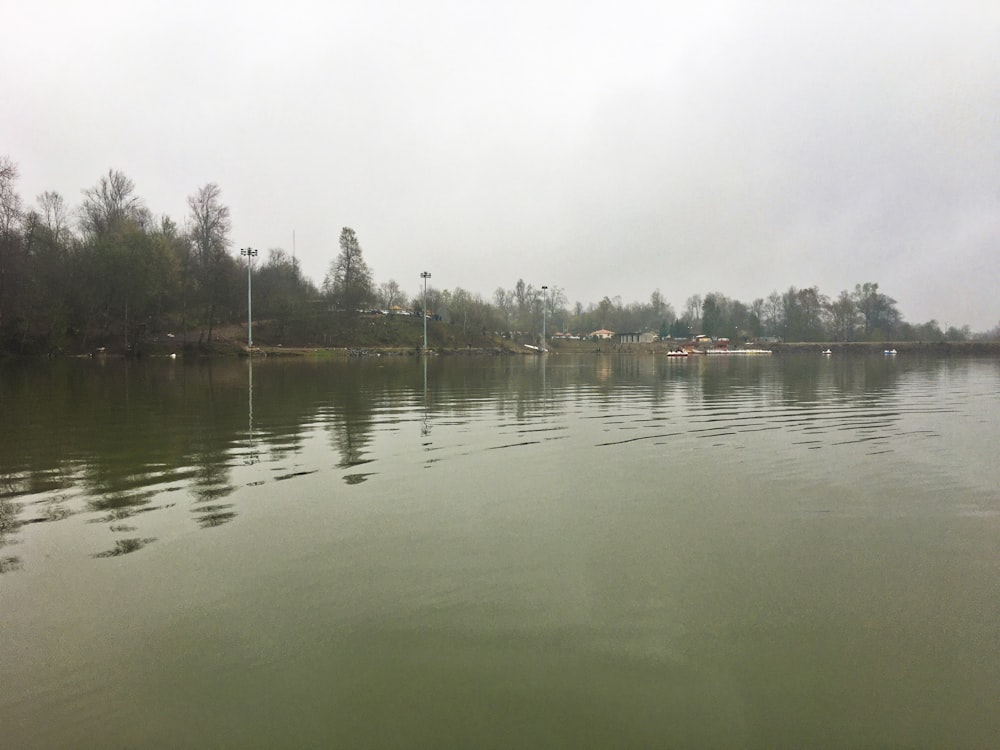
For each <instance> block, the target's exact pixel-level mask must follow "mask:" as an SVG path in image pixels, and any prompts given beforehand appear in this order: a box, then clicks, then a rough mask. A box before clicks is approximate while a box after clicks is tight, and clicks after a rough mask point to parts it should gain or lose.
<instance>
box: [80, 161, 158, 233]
mask: <svg viewBox="0 0 1000 750" xmlns="http://www.w3.org/2000/svg"><path fill="white" fill-rule="evenodd" d="M149 219H150V213H149V210H148V209H147V208H146V206H145V204H144V203H143V202H142V199H141V198H139V196H137V195H136V194H135V183H134V182H132V180H131V179H130V178H128V177H126V176H125V174H124V173H122V172H119V171H118V170H116V169H109V170H108V173H107V174H106V175H105V176H104V177H101V179H100V180H99V181H98V183H97V184H96V185H95V186H94V187H92V188H87V189H85V190H84V191H83V205H82V206H81V207H80V227H81V228H82V229H83V231H84V233H85V234H89V235H102V234H104V233H106V232H110V231H113V230H115V229H117V228H119V227H121V225H122V224H123V223H125V222H128V221H131V222H134V223H135V224H137V225H138V226H139V227H140V228H142V227H145V225H146V224H147V223H148V222H149Z"/></svg>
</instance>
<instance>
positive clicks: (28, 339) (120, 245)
mask: <svg viewBox="0 0 1000 750" xmlns="http://www.w3.org/2000/svg"><path fill="white" fill-rule="evenodd" d="M17 180H18V167H17V164H16V163H15V162H14V161H13V160H11V159H10V158H9V157H7V156H3V157H0V349H2V350H4V351H8V352H25V353H45V352H58V351H81V350H86V349H87V348H88V347H95V346H100V345H105V344H107V343H108V342H111V341H113V342H115V345H116V346H118V345H120V346H124V347H125V348H126V349H128V348H129V347H130V346H132V345H134V344H135V343H136V342H139V341H141V340H142V338H143V337H144V336H148V335H152V334H156V333H158V332H166V331H169V332H171V334H172V335H176V336H177V337H178V338H179V339H180V340H181V341H182V342H183V343H185V344H188V345H192V346H196V345H198V344H208V343H210V342H211V340H212V336H213V331H214V330H215V329H216V328H217V327H218V326H220V325H227V324H239V323H244V322H245V321H246V317H247V290H246V285H247V266H246V263H247V262H252V263H253V265H252V267H251V269H250V276H251V278H252V284H253V313H254V320H255V321H256V320H267V321H270V322H271V323H272V324H273V326H274V328H273V330H275V331H277V332H278V334H279V335H281V336H283V335H285V334H287V333H290V332H291V331H293V330H294V331H298V332H299V335H300V336H312V337H313V339H314V340H316V341H319V340H321V338H322V336H323V331H324V329H325V327H326V326H328V325H329V324H330V322H331V321H332V320H333V318H334V317H339V319H340V321H341V325H342V324H343V319H344V317H345V316H346V317H348V318H350V317H352V316H357V315H358V314H359V313H362V312H369V313H371V312H372V311H380V312H395V313H407V312H412V313H416V314H420V313H421V311H422V308H423V304H424V288H423V287H422V286H418V285H417V281H416V280H414V281H413V293H412V295H409V296H408V295H407V292H406V291H405V289H404V287H403V285H402V284H401V283H400V282H399V280H398V277H393V269H378V270H379V271H380V272H381V273H383V274H384V277H383V278H384V279H385V280H379V278H378V277H377V276H376V269H373V268H370V267H369V265H368V263H367V262H366V260H365V257H364V253H363V249H362V242H361V239H360V238H359V237H358V236H357V234H356V233H355V231H354V230H353V229H351V228H350V227H344V228H343V229H342V230H341V233H340V237H339V251H338V249H337V248H334V247H331V251H330V252H331V260H330V267H329V272H328V273H327V275H326V278H325V279H324V280H323V282H322V285H321V286H319V287H318V286H317V285H316V284H315V283H314V282H313V281H311V280H310V279H307V278H305V277H303V275H302V274H301V272H300V269H299V265H298V263H297V261H296V259H295V258H294V257H292V256H290V255H289V253H288V252H287V251H286V250H285V249H283V248H266V249H263V248H261V249H260V254H259V255H258V256H257V260H256V261H254V260H253V258H252V257H250V256H241V255H240V254H239V250H237V249H234V247H233V240H232V237H231V233H232V221H231V218H230V211H229V207H228V206H227V205H226V203H225V196H224V193H223V190H222V189H221V188H220V187H219V186H218V185H216V184H215V183H208V184H206V185H203V186H201V187H196V188H195V189H194V190H193V191H192V193H191V195H190V196H189V197H188V199H187V205H188V208H189V213H188V215H187V216H184V217H181V219H180V222H181V223H179V224H178V223H177V222H175V221H174V219H172V218H170V217H167V216H161V217H159V218H155V215H154V213H153V212H152V211H151V210H150V208H149V207H147V206H146V204H145V202H144V201H143V199H142V198H141V196H140V194H139V193H138V192H137V190H136V186H135V184H134V183H133V182H132V180H131V179H130V178H129V177H128V176H127V175H125V174H123V173H122V172H119V171H117V170H114V169H111V170H109V171H108V172H107V173H106V174H104V175H101V176H100V177H98V179H97V181H96V182H95V184H94V185H93V186H91V187H87V188H84V189H83V190H82V192H81V199H80V202H79V203H78V204H77V205H75V206H73V205H71V204H70V203H69V202H68V201H67V200H66V198H64V197H63V196H62V195H61V194H60V193H58V192H55V191H46V192H44V193H42V194H41V195H39V196H37V197H36V198H35V201H34V203H33V204H29V203H28V202H26V201H25V200H24V199H23V198H22V197H21V196H20V194H19V193H18V189H17ZM512 275H515V274H512ZM499 281H501V285H500V286H498V287H497V288H496V289H495V290H493V292H492V293H490V294H489V295H488V296H484V295H483V294H482V293H480V292H477V291H472V290H468V289H463V288H462V287H454V288H452V289H438V288H436V287H433V286H430V285H428V287H427V291H426V304H427V310H428V313H429V314H431V315H433V316H435V318H437V319H440V320H443V321H445V322H447V323H450V324H451V325H453V326H455V327H456V328H458V329H460V330H461V331H462V332H463V333H469V332H477V333H484V332H485V333H492V332H508V331H515V332H522V333H524V334H527V335H537V334H538V333H540V332H541V330H542V319H543V316H544V318H545V320H546V330H547V332H548V333H549V334H550V335H551V334H555V333H565V334H573V335H577V336H587V335H589V334H591V333H592V332H593V331H596V330H599V329H608V330H611V331H615V332H619V333H621V332H643V331H651V332H654V333H656V334H658V335H660V336H663V337H667V336H670V337H673V338H679V339H682V338H688V337H690V336H693V335H696V334H707V335H709V336H713V337H728V338H730V339H733V340H734V341H742V340H761V339H781V340H785V341H889V340H895V341H917V340H919V341H943V340H953V341H954V340H966V339H970V338H972V337H974V336H975V337H977V338H998V337H1000V325H998V326H997V327H995V328H994V329H993V330H991V331H988V332H981V333H977V334H973V333H972V332H971V331H970V330H969V327H968V326H963V327H956V326H949V327H944V328H943V327H942V326H941V325H940V324H939V323H938V321H936V320H930V321H927V322H924V323H919V324H917V323H910V322H907V321H906V320H905V319H904V316H903V314H902V312H901V311H900V310H899V309H898V307H897V305H896V301H895V300H894V299H893V298H892V297H890V296H889V295H888V294H886V293H885V292H884V291H883V290H882V289H881V288H880V287H879V284H878V283H877V282H874V281H859V283H857V284H856V285H855V286H854V288H853V289H844V290H840V291H838V292H835V293H834V295H833V296H830V295H829V294H827V293H824V292H822V291H821V290H820V289H818V288H817V287H815V286H811V287H804V288H796V287H789V288H788V289H786V290H783V291H781V290H772V291H771V292H770V293H768V294H767V296H765V297H760V298H757V299H753V300H749V301H741V300H736V299H732V298H730V297H728V296H726V295H725V294H724V293H722V292H720V291H705V292H702V293H696V294H692V295H691V296H689V297H687V298H686V299H684V300H679V299H675V300H668V299H667V298H666V297H665V296H664V294H663V293H662V292H661V291H660V289H653V290H651V292H650V296H649V298H648V300H645V301H632V302H625V301H623V300H622V299H621V298H620V297H617V296H605V297H603V298H602V299H600V300H596V301H589V302H581V301H575V302H573V303H570V300H569V297H568V295H567V293H566V290H564V289H562V288H560V287H559V286H557V285H556V284H555V283H549V284H548V285H547V288H543V287H541V286H536V285H533V284H531V283H527V282H525V280H524V279H523V278H517V279H516V280H515V281H513V284H512V285H511V286H510V287H506V286H504V285H503V280H499ZM669 282H670V279H669V276H668V275H667V276H665V277H664V278H663V279H662V283H663V284H664V285H666V284H668V283H669Z"/></svg>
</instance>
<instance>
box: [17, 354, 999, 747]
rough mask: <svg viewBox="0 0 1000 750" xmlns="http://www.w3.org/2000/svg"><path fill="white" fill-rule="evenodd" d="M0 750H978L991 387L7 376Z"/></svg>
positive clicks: (908, 363)
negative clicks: (488, 749)
mask: <svg viewBox="0 0 1000 750" xmlns="http://www.w3.org/2000/svg"><path fill="white" fill-rule="evenodd" d="M0 414H2V422H0V424H2V430H0V571H2V572H0V746H3V747H11V748H63V747H73V748H131V747H136V748H139V747H141V748H174V747H176V748H187V747H232V748H255V747H259V748H274V747H343V748H403V747H412V748H448V747H454V748H473V747H475V748H480V747H482V748H485V747H496V748H526V747H566V748H588V747H592V748H609V747H636V748H651V747H677V748H803V747H810V748H939V747H949V748H987V747H996V746H998V744H1000V711H998V706H1000V460H998V458H1000V451H998V437H1000V360H997V359H989V358H982V359H976V358H932V357H918V356H912V357H910V356H906V357H904V356H903V355H899V356H894V357H888V356H857V357H850V356H843V357H840V356H835V357H822V356H820V355H819V354H818V352H817V353H816V354H815V355H809V354H801V355H794V356H782V357H778V356H743V357H737V356H728V357H727V356H720V357H697V358H695V357H692V358H689V359H681V358H678V359H669V358H666V357H652V356H645V357H640V356H635V357H630V356H626V355H608V354H605V355H588V356H572V355H554V354H552V355H546V356H525V357H497V358H491V357H462V356H451V357H434V356H432V357H426V358H420V357H413V356H409V357H368V358H359V359H350V360H346V361H328V360H301V359H293V358H280V359H277V358H270V359H264V360H255V361H253V362H252V363H251V362H249V361H247V360H242V361H240V360H225V361H221V360H216V361H199V362H184V361H181V360H175V361H172V360H139V361H126V360H115V359H107V360H103V359H81V360H57V361H49V360H46V361H14V362H0Z"/></svg>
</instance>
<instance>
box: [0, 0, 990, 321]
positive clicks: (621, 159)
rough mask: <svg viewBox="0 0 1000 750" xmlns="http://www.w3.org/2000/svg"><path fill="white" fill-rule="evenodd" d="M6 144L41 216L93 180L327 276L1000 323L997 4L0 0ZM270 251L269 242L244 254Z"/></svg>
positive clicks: (2, 144) (1, 119)
mask: <svg viewBox="0 0 1000 750" xmlns="http://www.w3.org/2000/svg"><path fill="white" fill-rule="evenodd" d="M0 7H2V14H0V15H2V18H3V27H4V30H3V42H2V44H0V97H2V98H0V101H2V116H0V155H7V156H9V157H11V159H13V160H14V161H15V162H17V163H18V165H19V167H20V174H21V177H20V181H19V183H18V187H19V192H20V193H21V195H22V197H23V198H24V200H25V201H26V202H27V203H29V204H32V205H34V204H35V202H36V201H35V198H36V196H37V195H38V194H39V193H41V192H42V191H44V190H55V191H58V192H60V193H62V194H63V196H64V197H65V198H66V199H67V201H68V202H69V203H70V204H71V205H73V206H76V205H78V204H79V202H80V199H81V190H83V189H84V188H87V187H90V186H93V185H94V184H95V183H96V182H97V181H98V180H99V178H100V177H101V175H103V174H106V173H107V171H108V170H109V169H112V168H113V169H117V170H121V171H122V172H124V173H125V174H126V175H128V176H129V177H131V178H132V179H133V180H134V181H135V184H136V188H137V192H138V193H139V194H140V196H141V197H142V198H143V199H144V200H145V202H146V203H147V205H148V207H149V208H150V209H151V210H152V211H153V213H154V214H157V215H160V214H167V215H169V216H171V217H172V218H173V219H175V220H176V221H178V222H183V221H184V219H185V218H186V214H187V205H186V199H187V196H189V195H191V194H193V193H194V192H195V191H196V190H197V189H198V188H199V187H201V186H202V185H204V184H206V183H208V182H215V183H217V184H218V185H219V186H220V187H221V189H222V197H223V200H224V202H225V203H226V204H227V205H228V206H229V207H230V209H231V211H232V218H233V234H232V240H233V247H234V250H235V251H236V252H238V248H240V247H244V246H247V245H252V246H254V247H257V248H260V249H261V250H262V251H266V250H267V249H269V248H272V247H282V248H284V249H286V250H288V251H291V250H292V241H293V233H294V237H295V252H296V255H297V257H298V259H299V260H300V262H301V264H302V268H303V271H304V272H305V273H306V274H307V275H308V276H310V277H311V278H312V279H313V280H315V281H316V282H317V283H319V282H321V281H322V279H323V276H324V274H325V273H326V270H327V268H328V266H329V264H330V261H331V260H333V259H334V258H335V257H336V255H337V253H338V251H339V248H338V245H337V240H338V236H339V233H340V229H341V227H344V226H349V227H352V228H353V229H354V230H355V231H356V232H357V235H358V239H359V240H360V242H361V246H362V249H363V251H364V255H365V258H366V260H367V261H368V263H369V265H370V266H371V267H372V269H373V270H374V273H375V280H376V281H377V282H383V281H387V280H389V279H395V280H396V281H398V282H399V283H400V285H401V286H402V287H403V289H404V290H405V291H407V292H409V293H411V294H412V293H415V292H416V291H417V290H418V289H420V272H421V271H424V270H427V271H430V272H431V273H432V274H433V276H432V279H431V281H432V283H433V284H434V286H436V287H439V288H449V289H454V288H455V287H463V288H465V289H468V290H471V291H473V292H479V293H482V294H483V295H484V296H486V297H491V296H492V293H493V290H494V289H496V288H497V287H498V286H503V287H505V288H510V287H512V286H513V285H514V283H515V282H516V281H517V279H519V278H523V279H524V280H525V282H527V283H529V284H533V285H535V286H536V287H537V286H541V285H542V284H547V285H548V286H550V287H552V286H558V287H560V288H562V289H564V290H565V294H566V296H567V298H568V300H569V302H570V303H573V302H575V301H577V300H579V301H581V302H583V303H584V304H585V305H586V304H588V303H590V302H598V301H599V300H600V299H601V298H602V297H603V296H605V295H607V296H610V297H615V296H620V297H621V298H622V300H623V301H624V302H632V301H639V300H643V301H645V300H648V298H649V295H650V293H651V292H652V291H653V290H655V289H660V290H661V291H662V293H663V295H664V296H665V298H666V299H667V300H669V301H670V302H672V304H673V305H674V307H675V309H677V310H678V312H680V311H682V310H683V307H684V301H685V299H686V298H687V297H689V296H690V295H692V294H702V295H704V294H705V293H707V292H712V291H717V292H721V293H723V294H726V295H727V296H730V297H734V298H736V299H740V300H742V301H745V302H751V301H752V300H753V299H754V298H756V297H766V296H767V295H768V294H769V293H770V292H771V291H772V290H775V289H777V290H779V291H784V290H785V289H787V288H788V287H789V286H795V287H799V288H801V287H807V286H813V285H817V286H818V287H819V288H820V291H821V292H823V293H825V294H828V295H830V296H831V297H834V296H836V295H837V294H838V293H839V292H840V291H841V290H842V289H853V287H854V285H855V284H857V283H861V282H865V281H875V282H878V283H879V285H880V289H881V290H882V291H883V292H885V293H886V294H888V295H889V296H891V297H893V298H895V299H896V300H897V301H898V303H899V309H900V311H901V312H902V313H903V315H904V316H905V318H906V319H907V320H909V321H910V322H913V323H922V322H925V321H927V320H929V319H931V318H935V319H937V320H938V322H939V323H941V324H942V325H963V324H969V325H970V326H972V328H973V330H976V331H981V330H987V329H989V328H992V327H993V326H995V325H997V323H998V322H1000V247H998V245H1000V41H998V40H1000V2H997V0H982V1H981V2H972V1H969V0H942V1H941V2H925V1H923V0H910V1H907V2H879V1H878V0H866V1H865V2H854V1H853V0H847V1H844V0H837V1H836V2H832V1H830V0H826V1H825V2H821V3H820V2H809V1H808V0H789V1H788V2H770V1H761V2H737V1H736V0H719V1H718V2H704V1H698V2H693V1H684V2H679V1H678V2H672V1H671V0H658V1H655V2H652V1H651V2H640V1H638V0H618V1H617V2H613V3H612V2H599V3H598V2H587V1H586V0H574V1H569V0H567V1H565V2H557V1H554V0H531V1H530V2H529V1H527V0H525V1H522V0H506V2H502V3H500V2H490V3H485V2H476V1H474V0H455V1H453V2H448V1H446V0H424V1H423V2H406V1H403V0H398V1H396V2H388V1H386V0H336V1H335V2H332V3H327V2H298V1H297V0H283V1H282V2H269V3H264V2H258V1H255V0H244V1H242V2H220V1H219V0H175V1H174V2H169V3H167V2H143V1H142V0H124V1H122V0H102V2H100V3H83V2H70V1H69V0H64V1H62V2H60V1H59V0H31V2H28V1H27V0H0ZM263 254H265V253H263V252H262V255H263Z"/></svg>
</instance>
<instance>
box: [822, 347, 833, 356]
mask: <svg viewBox="0 0 1000 750" xmlns="http://www.w3.org/2000/svg"><path fill="white" fill-rule="evenodd" d="M823 354H825V355H826V356H828V357H829V356H830V355H831V354H833V352H832V351H830V350H829V349H824V350H823Z"/></svg>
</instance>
